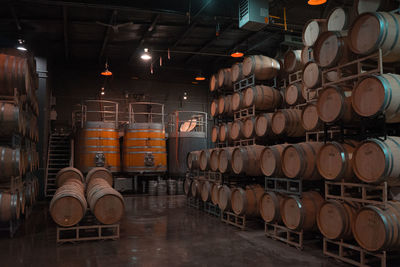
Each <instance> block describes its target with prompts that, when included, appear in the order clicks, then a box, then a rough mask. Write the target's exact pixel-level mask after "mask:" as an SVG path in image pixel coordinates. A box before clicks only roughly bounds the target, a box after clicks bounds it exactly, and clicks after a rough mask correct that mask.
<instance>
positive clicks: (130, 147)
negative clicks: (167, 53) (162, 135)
mask: <svg viewBox="0 0 400 267" xmlns="http://www.w3.org/2000/svg"><path fill="white" fill-rule="evenodd" d="M125 148H126V149H128V148H129V149H132V148H165V146H128V147H125Z"/></svg>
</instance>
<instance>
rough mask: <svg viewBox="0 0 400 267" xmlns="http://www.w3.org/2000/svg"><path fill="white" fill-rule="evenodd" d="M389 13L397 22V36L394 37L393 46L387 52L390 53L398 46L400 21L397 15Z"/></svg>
mask: <svg viewBox="0 0 400 267" xmlns="http://www.w3.org/2000/svg"><path fill="white" fill-rule="evenodd" d="M387 14H388V15H389V16H391V17H392V18H393V21H394V22H395V25H396V30H395V33H396V36H395V38H394V41H393V44H392V46H391V47H390V49H389V50H388V52H387V53H388V54H389V53H390V52H391V51H392V50H393V48H394V47H395V46H396V44H397V40H398V39H399V22H398V21H397V19H396V18H395V16H394V15H393V14H392V13H390V12H388V13H387ZM386 26H387V25H386ZM387 32H389V30H387Z"/></svg>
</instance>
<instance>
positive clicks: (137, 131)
mask: <svg viewBox="0 0 400 267" xmlns="http://www.w3.org/2000/svg"><path fill="white" fill-rule="evenodd" d="M128 132H129V133H163V132H164V130H156V129H153V130H128Z"/></svg>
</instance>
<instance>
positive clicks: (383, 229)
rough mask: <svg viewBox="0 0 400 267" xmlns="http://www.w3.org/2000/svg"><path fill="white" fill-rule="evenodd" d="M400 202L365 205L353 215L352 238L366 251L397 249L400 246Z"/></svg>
mask: <svg viewBox="0 0 400 267" xmlns="http://www.w3.org/2000/svg"><path fill="white" fill-rule="evenodd" d="M399 222H400V203H399V202H398V201H388V205H387V208H386V209H385V208H383V207H379V206H374V205H367V206H364V207H362V208H361V209H360V210H359V211H358V213H357V215H356V216H355V219H354V223H353V227H352V230H353V235H354V239H355V240H356V241H357V243H358V244H359V245H360V247H362V248H364V249H366V250H368V251H373V252H375V251H381V250H398V249H399V247H400V237H399V232H400V224H399Z"/></svg>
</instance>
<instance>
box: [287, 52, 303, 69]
mask: <svg viewBox="0 0 400 267" xmlns="http://www.w3.org/2000/svg"><path fill="white" fill-rule="evenodd" d="M283 62H284V69H285V71H286V72H287V73H293V72H296V71H298V70H301V69H302V68H303V63H302V62H301V50H289V51H287V52H286V53H285V55H284V61H283Z"/></svg>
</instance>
